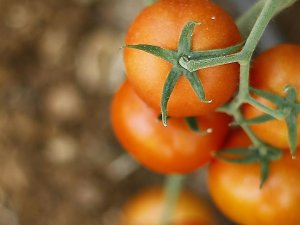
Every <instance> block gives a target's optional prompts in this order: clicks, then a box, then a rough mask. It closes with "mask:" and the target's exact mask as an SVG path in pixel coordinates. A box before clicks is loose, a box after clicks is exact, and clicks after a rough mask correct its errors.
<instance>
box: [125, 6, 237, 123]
mask: <svg viewBox="0 0 300 225" xmlns="http://www.w3.org/2000/svg"><path fill="white" fill-rule="evenodd" d="M191 20H195V21H198V22H200V23H201V25H199V26H196V28H195V31H194V33H193V40H192V48H193V50H209V49H218V48H225V47H229V46H231V45H235V44H237V43H239V42H240V41H241V37H240V34H239V31H238V29H237V27H236V25H235V23H234V21H233V20H232V18H231V17H230V16H229V15H228V14H227V13H226V12H225V11H224V10H223V9H221V8H220V7H219V6H217V5H216V4H214V3H213V2H211V1H208V0H185V1H182V0H159V1H156V2H155V3H154V4H152V5H150V6H149V7H146V8H145V9H144V10H143V11H142V12H141V13H140V14H139V15H138V17H137V18H136V19H135V20H134V21H133V23H132V24H131V26H130V28H129V30H128V33H127V35H126V39H125V42H126V44H149V45H156V46H160V47H162V48H167V49H171V50H176V49H177V47H178V41H179V36H180V34H181V31H182V29H183V27H184V25H185V24H186V23H188V22H189V21H191ZM124 62H125V67H126V73H127V77H128V80H129V82H130V83H131V85H132V86H133V88H134V90H135V91H136V92H137V94H138V95H139V96H140V97H141V98H142V99H143V100H144V101H145V102H146V103H147V104H149V105H151V106H152V107H153V108H154V109H155V110H156V111H157V112H160V102H161V95H162V90H163V85H164V83H165V80H166V77H167V75H168V73H169V71H170V69H171V65H170V63H168V62H166V61H164V60H162V59H160V58H158V57H156V56H153V55H151V54H149V53H146V52H143V51H139V50H135V49H125V50H124ZM197 74H198V77H199V78H200V80H201V82H202V84H203V87H204V90H205V92H206V97H207V99H210V100H212V103H210V104H207V103H202V102H200V101H199V99H198V97H197V96H196V95H195V93H194V91H193V90H192V88H191V86H190V84H189V82H188V81H187V79H185V78H183V77H181V78H180V79H179V80H178V82H177V84H176V86H175V88H174V91H173V93H172V95H171V97H170V101H169V103H168V115H169V116H171V117H186V116H196V115H203V114H206V113H208V112H212V111H214V109H215V108H216V107H218V106H220V105H223V104H224V103H225V102H227V101H228V100H229V99H230V98H231V97H232V95H233V94H234V93H235V91H236V87H237V83H238V78H239V67H238V65H237V64H228V65H222V66H216V67H212V68H207V69H202V70H200V71H198V73H197Z"/></svg>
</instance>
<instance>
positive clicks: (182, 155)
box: [111, 83, 230, 173]
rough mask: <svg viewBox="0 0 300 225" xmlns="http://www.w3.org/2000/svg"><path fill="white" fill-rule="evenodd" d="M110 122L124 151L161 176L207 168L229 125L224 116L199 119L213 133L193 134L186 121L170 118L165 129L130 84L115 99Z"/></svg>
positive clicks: (227, 118)
mask: <svg viewBox="0 0 300 225" xmlns="http://www.w3.org/2000/svg"><path fill="white" fill-rule="evenodd" d="M111 118H112V125H113V129H114V131H115V134H116V136H117V138H118V139H119V141H120V143H121V144H122V145H123V147H124V148H125V149H126V150H127V151H128V152H129V153H130V154H131V155H132V156H133V157H134V158H136V159H137V160H138V161H139V162H140V163H141V164H143V165H144V166H146V167H148V168H150V169H152V170H154V171H156V172H160V173H188V172H192V171H194V170H195V169H197V168H199V167H201V166H203V165H204V164H206V163H207V162H208V161H209V160H210V159H211V155H212V152H213V151H216V150H218V149H219V147H220V145H221V144H222V142H223V139H224V138H225V136H226V133H227V131H228V123H229V122H230V117H228V116H227V115H225V114H222V113H211V114H210V115H206V116H203V117H201V118H200V117H198V119H197V120H198V126H199V127H200V128H201V129H203V130H204V129H208V128H212V129H213V132H212V133H210V134H207V135H200V134H199V133H196V132H194V131H192V130H191V129H190V128H189V127H188V126H187V124H186V123H185V121H184V119H178V118H170V119H169V120H168V127H164V126H163V125H162V122H161V121H160V120H159V119H158V115H157V114H156V112H155V111H153V110H152V108H150V107H149V106H147V105H146V104H145V103H144V102H143V101H142V100H141V99H140V98H139V97H138V96H137V95H136V94H135V92H134V91H133V89H132V88H131V86H130V85H129V84H128V83H125V84H124V85H123V86H122V87H121V88H120V90H119V91H118V92H117V93H116V95H115V97H114V99H113V103H112V111H111Z"/></svg>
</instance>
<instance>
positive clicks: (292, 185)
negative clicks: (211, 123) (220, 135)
mask: <svg viewBox="0 0 300 225" xmlns="http://www.w3.org/2000/svg"><path fill="white" fill-rule="evenodd" d="M238 139H239V140H238ZM228 142H229V143H228V144H227V145H226V146H225V148H229V147H245V146H248V145H249V144H250V140H249V139H248V138H247V136H246V134H241V133H239V134H235V135H233V136H231V137H230V138H229V140H228ZM299 171H300V152H299V153H298V155H297V158H296V159H295V160H293V159H292V158H291V156H290V154H289V153H287V152H286V153H285V154H284V155H283V157H282V158H281V159H280V160H277V161H272V162H271V163H270V174H269V177H268V179H267V181H266V182H265V184H264V185H263V187H262V188H261V189H260V188H259V185H260V165H259V164H232V163H227V162H223V161H218V160H215V161H214V162H213V163H212V164H211V165H210V167H209V170H208V184H209V191H210V194H211V196H212V198H213V200H214V202H215V203H216V205H217V206H218V208H219V209H220V210H221V211H222V212H223V213H224V214H225V215H226V216H228V217H229V218H230V219H232V220H233V221H234V222H236V223H237V224H243V225H282V224H286V225H298V224H300V214H299V212H300V189H299V186H300V174H299Z"/></svg>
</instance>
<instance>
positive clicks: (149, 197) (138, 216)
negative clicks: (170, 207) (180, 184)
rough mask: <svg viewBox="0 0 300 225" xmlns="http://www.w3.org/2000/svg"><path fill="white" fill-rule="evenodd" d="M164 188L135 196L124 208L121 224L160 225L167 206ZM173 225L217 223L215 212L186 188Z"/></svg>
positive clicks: (179, 200)
mask: <svg viewBox="0 0 300 225" xmlns="http://www.w3.org/2000/svg"><path fill="white" fill-rule="evenodd" d="M164 196H165V195H164V191H163V189H162V188H159V187H157V188H152V189H149V190H146V191H143V192H141V193H140V194H138V195H137V196H134V197H133V198H132V199H131V200H130V201H129V202H128V203H127V204H126V205H125V206H124V208H123V210H122V219H121V225H160V224H161V219H162V215H163V211H164V207H165V198H164ZM171 224H172V225H215V224H217V222H216V219H215V218H214V214H213V212H212V210H211V208H210V207H209V206H208V204H207V203H206V202H205V201H204V200H202V199H201V198H199V196H197V195H195V194H192V193H190V192H188V191H186V190H184V191H183V192H182V193H181V194H180V196H179V198H178V200H177V204H176V207H175V210H174V213H173V215H172V216H171Z"/></svg>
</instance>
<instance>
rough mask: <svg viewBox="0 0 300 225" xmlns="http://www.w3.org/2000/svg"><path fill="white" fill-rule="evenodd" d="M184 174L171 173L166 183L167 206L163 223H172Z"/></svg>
mask: <svg viewBox="0 0 300 225" xmlns="http://www.w3.org/2000/svg"><path fill="white" fill-rule="evenodd" d="M183 181H184V176H182V175H169V176H167V178H166V183H165V208H164V212H163V215H162V223H161V224H162V225H171V222H172V221H170V218H171V216H172V214H173V211H174V209H175V206H176V201H177V199H178V196H179V194H180V191H181V188H182V186H183Z"/></svg>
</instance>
